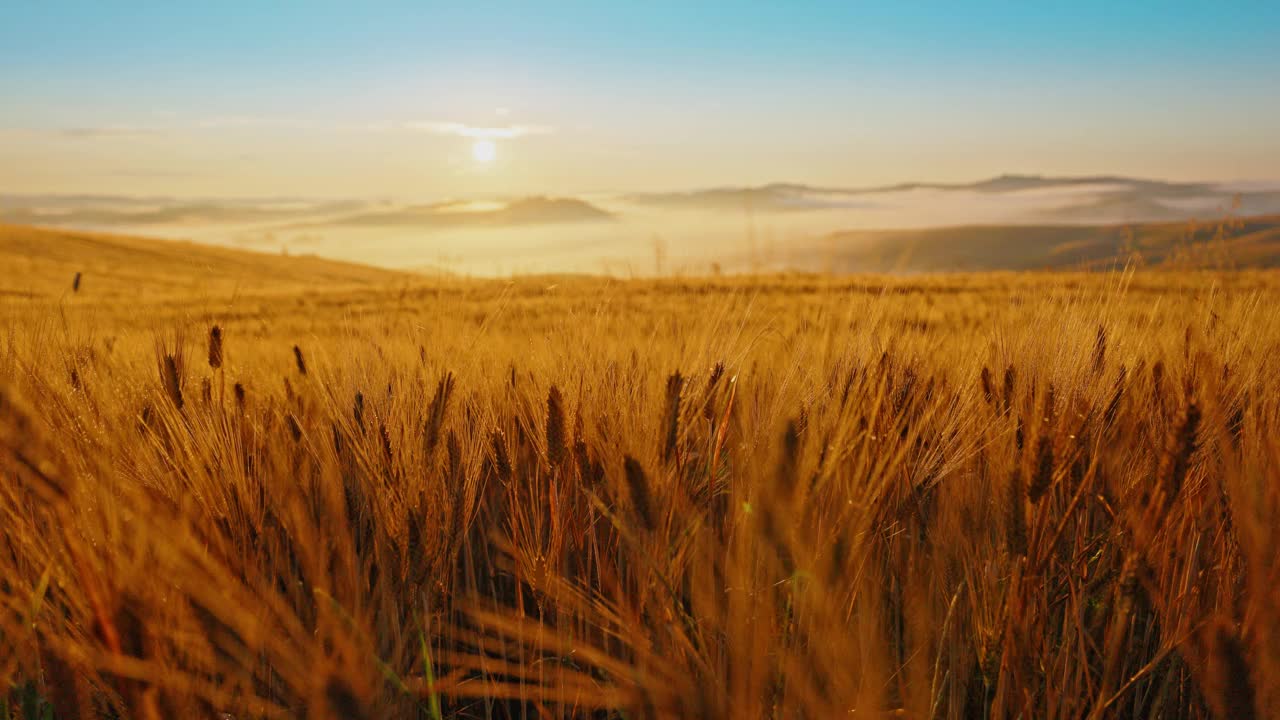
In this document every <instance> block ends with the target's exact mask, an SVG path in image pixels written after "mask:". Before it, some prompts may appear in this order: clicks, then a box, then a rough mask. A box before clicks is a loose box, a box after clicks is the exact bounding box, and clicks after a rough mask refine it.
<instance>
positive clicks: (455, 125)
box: [401, 122, 554, 140]
mask: <svg viewBox="0 0 1280 720" xmlns="http://www.w3.org/2000/svg"><path fill="white" fill-rule="evenodd" d="M401 127H402V128H403V129H405V130H412V131H416V132H428V133H433V134H436V135H454V136H457V137H464V138H471V139H473V140H479V139H485V140H511V139H514V138H519V137H525V136H527V135H549V134H551V133H552V132H554V130H553V129H552V128H549V127H545V126H542V125H490V126H483V125H467V124H466V123H459V122H411V123H405V124H404V125H402V126H401Z"/></svg>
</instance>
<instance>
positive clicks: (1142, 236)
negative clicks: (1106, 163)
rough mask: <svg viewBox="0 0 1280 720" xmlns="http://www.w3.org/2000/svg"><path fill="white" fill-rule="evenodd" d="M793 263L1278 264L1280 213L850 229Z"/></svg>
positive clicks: (933, 266)
mask: <svg viewBox="0 0 1280 720" xmlns="http://www.w3.org/2000/svg"><path fill="white" fill-rule="evenodd" d="M792 253H793V254H792V256H791V260H792V264H793V265H795V266H797V267H802V268H810V269H819V268H821V269H829V270H833V271H836V272H893V271H900V270H907V271H913V272H939V271H977V270H1034V269H1043V268H1052V269H1058V270H1070V269H1079V268H1093V269H1101V268H1105V267H1109V266H1111V265H1114V264H1116V263H1124V262H1126V261H1131V260H1135V259H1136V260H1138V261H1140V262H1143V263H1146V264H1160V263H1171V262H1177V261H1187V262H1189V263H1190V264H1194V265H1196V266H1206V265H1207V266H1213V267H1251V268H1272V267H1280V215H1266V216H1260V217H1252V218H1243V219H1236V220H1231V221H1227V222H1226V223H1225V224H1224V223H1201V224H1192V223H1187V222H1163V223H1141V224H1136V225H1130V224H1125V225H1121V224H1115V225H1065V224H1063V225H973V226H963V227H944V228H925V229H919V230H850V231H842V232H837V233H832V234H830V235H828V236H826V237H825V238H823V239H821V240H819V241H817V242H814V243H809V244H803V245H800V246H798V247H796V248H794V249H793V250H792Z"/></svg>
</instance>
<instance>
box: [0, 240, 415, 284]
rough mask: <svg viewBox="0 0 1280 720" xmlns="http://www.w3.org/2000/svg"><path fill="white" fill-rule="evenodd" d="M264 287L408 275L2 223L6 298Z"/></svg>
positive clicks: (0, 261) (0, 263) (0, 278)
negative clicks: (76, 282)
mask: <svg viewBox="0 0 1280 720" xmlns="http://www.w3.org/2000/svg"><path fill="white" fill-rule="evenodd" d="M76 273H80V274H81V282H80V290H79V292H78V294H79V295H83V296H95V295H106V294H110V295H120V294H133V295H135V296H138V297H144V296H157V295H166V294H173V293H178V292H182V293H192V292H195V293H200V292H215V291H216V292H222V291H227V290H261V289H273V288H281V287H297V286H335V285H344V286H349V285H372V284H385V283H388V282H394V281H396V280H397V279H403V278H405V277H406V276H405V275H402V274H400V273H395V272H392V271H389V270H381V269H377V268H372V267H366V266H362V265H355V264H350V263H343V262H336V261H333V260H325V259H321V258H317V257H314V256H283V255H278V254H276V255H271V254H265V253H255V252H249V251H244V250H232V249H227V248H220V247H213V246H209V245H200V244H196V243H191V242H183V241H174V240H152V239H143V238H135V237H125V236H121V235H108V234H99V233H89V232H77V231H69V230H54V229H42V228H32V227H26V226H18V225H0V296H2V295H8V296H19V297H57V296H60V295H63V294H66V293H70V292H71V291H72V284H73V281H74V278H75V276H76Z"/></svg>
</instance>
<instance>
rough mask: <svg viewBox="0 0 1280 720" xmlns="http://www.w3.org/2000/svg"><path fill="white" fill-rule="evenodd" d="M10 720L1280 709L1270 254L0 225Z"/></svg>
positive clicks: (1279, 360) (1263, 712)
mask: <svg viewBox="0 0 1280 720" xmlns="http://www.w3.org/2000/svg"><path fill="white" fill-rule="evenodd" d="M5 232H6V233H7V234H4V235H3V236H2V238H3V239H2V242H0V244H2V245H3V252H0V262H2V263H3V264H4V272H3V275H4V281H3V282H4V285H3V286H2V287H0V528H3V530H2V531H0V682H3V683H4V687H5V688H9V690H8V691H7V698H6V700H5V701H4V704H3V708H0V709H2V710H3V712H0V717H4V718H9V717H21V718H31V719H32V720H34V719H35V718H45V717H56V718H59V719H63V718H66V719H74V718H137V719H139V720H157V719H160V718H211V719H213V718H235V719H236V720H242V719H246V718H285V717H306V718H316V719H320V718H550V717H595V718H619V719H621V718H627V719H630V718H681V717H689V718H693V717H704V718H771V717H777V718H811V719H821V718H837V717H857V718H885V717H905V718H920V719H925V718H975V717H998V718H1005V717H1017V718H1084V717H1089V718H1209V717H1214V718H1223V719H1226V718H1251V717H1258V718H1268V717H1277V716H1280V595H1277V588H1280V567H1277V557H1278V556H1277V553H1276V548H1277V547H1278V546H1280V524H1278V522H1277V521H1278V520H1280V439H1278V438H1280V352H1278V351H1280V316H1277V315H1276V314H1275V311H1274V309H1275V308H1276V307H1277V306H1280V275H1277V274H1275V273H1273V272H1249V271H1241V272H1210V271H1204V272H1176V273H1173V272H1165V271H1161V270H1152V269H1143V270H1137V271H1116V272H1112V273H1094V274H1084V273H1078V274H1072V273H1062V274H1042V273H1018V274H974V275H936V276H935V275H931V276H918V277H888V276H865V277H850V278H837V277H827V276H816V275H815V276H785V275H777V276H759V277H742V278H695V277H690V278H670V279H654V280H625V281H624V280H609V279H603V278H594V279H593V278H582V277H576V278H575V277H559V278H552V277H543V278H519V279H515V280H466V279H460V278H439V279H431V280H424V279H422V278H415V277H412V276H408V275H400V274H396V273H391V272H383V271H376V270H371V269H367V268H359V267H356V266H347V265H340V264H337V263H326V262H324V261H318V260H314V259H298V258H290V259H283V258H279V257H276V258H265V257H261V258H253V257H251V256H246V255H241V254H237V253H233V252H229V251H213V250H207V251H206V250H201V249H199V248H195V247H178V246H173V247H178V249H173V250H171V251H170V250H166V248H170V247H171V246H168V245H163V244H147V243H145V242H142V241H139V242H138V243H136V244H133V245H131V244H130V243H129V242H127V241H123V240H120V241H108V240H103V239H101V238H98V237H95V236H83V235H65V236H60V237H58V238H57V239H56V241H55V240H54V239H53V238H51V237H43V236H40V235H39V234H33V233H34V231H32V232H25V231H24V232H19V231H16V230H13V229H9V230H6V231H5Z"/></svg>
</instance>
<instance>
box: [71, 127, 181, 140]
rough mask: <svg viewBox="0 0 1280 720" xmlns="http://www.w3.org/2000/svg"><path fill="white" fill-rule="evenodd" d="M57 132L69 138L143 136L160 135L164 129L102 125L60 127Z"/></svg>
mask: <svg viewBox="0 0 1280 720" xmlns="http://www.w3.org/2000/svg"><path fill="white" fill-rule="evenodd" d="M57 133H58V134H59V135H61V136H63V137H70V138H102V137H145V136H151V135H160V134H162V133H164V130H162V129H160V128H157V127H146V126H141V125H104V126H101V127H71V128H61V129H59V130H57Z"/></svg>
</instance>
